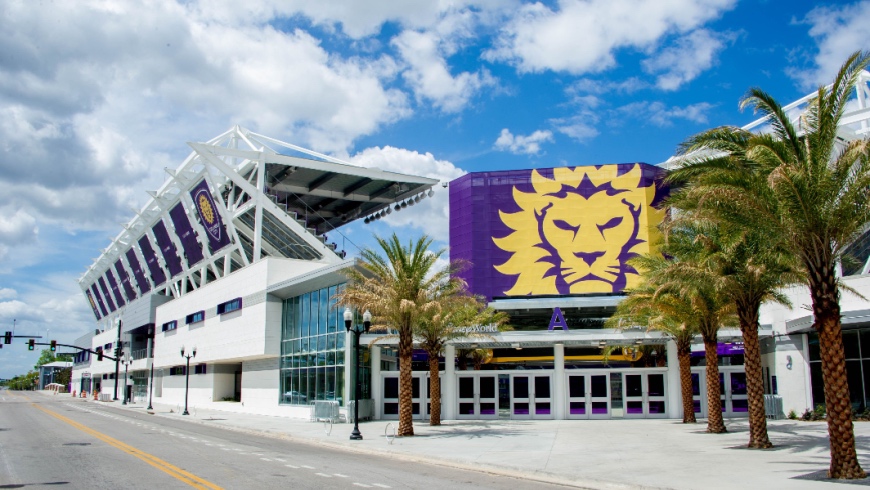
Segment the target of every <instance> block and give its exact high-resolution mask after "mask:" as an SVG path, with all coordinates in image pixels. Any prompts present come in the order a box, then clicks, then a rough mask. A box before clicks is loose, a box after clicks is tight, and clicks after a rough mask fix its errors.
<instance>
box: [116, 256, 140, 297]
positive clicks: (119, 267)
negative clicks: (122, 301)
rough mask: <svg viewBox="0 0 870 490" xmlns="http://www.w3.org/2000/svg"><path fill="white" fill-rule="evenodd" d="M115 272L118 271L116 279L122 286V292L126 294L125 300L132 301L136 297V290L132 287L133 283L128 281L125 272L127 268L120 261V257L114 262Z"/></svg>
mask: <svg viewBox="0 0 870 490" xmlns="http://www.w3.org/2000/svg"><path fill="white" fill-rule="evenodd" d="M115 272H117V273H118V279H119V280H120V281H121V286H123V288H124V294H126V295H127V301H133V300H134V299H136V290H135V289H133V285H132V284H131V283H130V276H129V274H127V269H124V264H123V263H122V262H121V259H118V260H117V261H116V262H115Z"/></svg>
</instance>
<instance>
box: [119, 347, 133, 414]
mask: <svg viewBox="0 0 870 490" xmlns="http://www.w3.org/2000/svg"><path fill="white" fill-rule="evenodd" d="M132 362H133V359H132V358H131V357H130V353H129V352H127V353H125V354H124V357H123V358H122V359H121V364H123V365H124V401H123V402H121V405H126V404H127V369H128V368H129V367H130V363H132Z"/></svg>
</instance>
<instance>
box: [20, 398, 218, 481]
mask: <svg viewBox="0 0 870 490" xmlns="http://www.w3.org/2000/svg"><path fill="white" fill-rule="evenodd" d="M33 406H34V407H36V408H38V409H40V410H42V411H43V412H45V413H47V414H49V415H51V416H52V417H55V418H57V419H59V420H62V421H63V422H66V423H68V424H69V425H71V426H73V427H75V428H76V429H79V430H80V431H82V432H85V433H87V434H90V435H92V436H94V437H96V438H97V439H99V440H101V441H103V442H105V443H106V444H108V445H110V446H113V447H115V448H118V449H120V450H121V451H124V452H125V453H127V454H130V455H133V456H136V457H137V458H139V459H141V460H142V461H145V462H146V463H148V464H150V465H151V466H153V467H155V468H157V469H158V470H160V471H162V472H164V473H166V474H168V475H170V476H172V477H174V478H177V479H178V480H181V481H183V482H184V483H187V484H188V485H190V486H192V487H194V488H201V489H205V488H210V489H212V490H222V488H221V487H219V486H217V485H215V484H214V483H211V482H210V481H207V480H203V479H202V478H200V477H198V476H196V475H194V474H192V473H188V472H187V471H184V470H183V469H181V468H179V467H177V466H174V465H172V464H171V463H169V462H167V461H164V460H162V459H160V458H158V457H156V456H153V455H151V454H148V453H146V452H144V451H141V450H139V449H136V448H135V447H133V446H130V445H128V444H124V443H123V442H121V441H119V440H117V439H114V438H112V437H109V436H107V435H106V434H103V433H102V432H97V431H96V430H94V429H91V428H90V427H88V426H86V425H82V424H80V423H78V422H76V421H75V420H72V419H69V418H67V417H64V416H63V415H61V414H59V413H57V412H54V411H52V410H49V409H47V408H44V407H41V406H39V405H37V404H35V403H34V404H33Z"/></svg>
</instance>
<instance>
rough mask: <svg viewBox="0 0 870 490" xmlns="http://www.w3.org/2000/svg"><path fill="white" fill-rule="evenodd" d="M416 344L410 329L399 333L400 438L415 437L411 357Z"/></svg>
mask: <svg viewBox="0 0 870 490" xmlns="http://www.w3.org/2000/svg"><path fill="white" fill-rule="evenodd" d="M413 353H414V344H413V339H412V337H411V332H410V329H408V331H407V332H406V331H404V329H403V330H400V331H399V432H398V434H396V435H398V436H399V437H404V436H413V435H414V414H413V406H412V403H413V397H412V394H413V393H412V390H413V385H412V376H411V355H412V354H413Z"/></svg>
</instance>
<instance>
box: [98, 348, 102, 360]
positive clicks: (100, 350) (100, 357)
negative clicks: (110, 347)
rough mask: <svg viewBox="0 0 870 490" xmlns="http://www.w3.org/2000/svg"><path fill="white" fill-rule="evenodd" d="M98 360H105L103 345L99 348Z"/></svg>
mask: <svg viewBox="0 0 870 490" xmlns="http://www.w3.org/2000/svg"><path fill="white" fill-rule="evenodd" d="M97 360H98V361H102V360H103V348H102V347H100V348H99V349H97Z"/></svg>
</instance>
